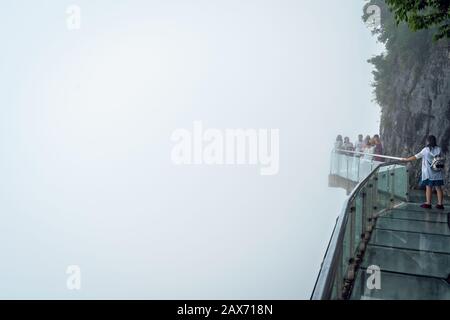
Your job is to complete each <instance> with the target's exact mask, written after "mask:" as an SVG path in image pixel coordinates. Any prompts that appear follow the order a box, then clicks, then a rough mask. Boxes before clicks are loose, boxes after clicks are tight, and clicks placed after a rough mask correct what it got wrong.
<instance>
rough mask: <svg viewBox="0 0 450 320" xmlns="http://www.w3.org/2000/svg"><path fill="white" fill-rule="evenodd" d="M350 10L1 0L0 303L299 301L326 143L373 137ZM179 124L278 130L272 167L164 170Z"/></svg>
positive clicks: (322, 238) (328, 207)
mask: <svg viewBox="0 0 450 320" xmlns="http://www.w3.org/2000/svg"><path fill="white" fill-rule="evenodd" d="M73 3H75V4H77V5H79V6H80V7H81V9H82V26H81V30H78V31H68V30H67V29H66V21H65V19H66V15H65V10H66V7H67V6H68V5H70V4H73ZM363 3H364V2H363V1H331V0H329V1H299V0H249V1H241V0H239V1H238V0H226V1H225V0H220V1H219V0H214V1H211V0H198V1H197V0H192V1H181V0H179V1H176V0H165V1H154V0H152V1H138V0H127V1H106V0H96V1H81V0H79V1H73V2H70V3H69V2H66V1H56V0H54V1H50V0H47V1H31V0H28V1H23V0H14V1H13V0H10V1H8V0H2V1H1V4H0V7H1V10H0V21H2V22H1V26H2V27H1V28H0V38H1V39H2V53H1V55H2V59H0V86H1V87H2V94H1V95H0V130H1V131H0V152H1V157H0V176H1V177H2V182H1V184H0V217H1V220H2V223H1V224H0V252H1V253H2V263H1V264H0V297H1V298H64V299H72V298H75V299H77V298H138V299H140V298H161V299H164V298H168V299H179V298H183V299H197V298H203V299H205V298H208V299H215V298H236V299H238V298H246V299H259V298H264V299H271V298H272V299H282V298H287V299H298V298H309V295H310V293H311V290H312V288H313V285H314V281H315V278H316V276H317V273H318V269H319V266H320V262H321V260H322V257H323V254H324V250H325V247H326V245H327V243H328V240H329V238H330V235H331V231H332V228H333V226H334V222H335V218H336V216H337V215H338V213H339V210H340V209H341V205H342V203H343V200H344V193H343V191H341V190H331V189H328V187H327V174H328V170H329V167H328V166H329V151H330V147H331V145H332V143H333V140H334V139H335V136H336V135H337V134H339V133H342V134H344V135H349V136H350V137H351V138H352V140H354V137H355V136H356V135H357V134H358V133H360V132H361V133H364V134H366V133H369V134H374V133H376V132H377V131H378V117H379V109H378V107H377V106H376V105H374V104H373V103H372V102H371V100H372V93H371V91H372V89H371V87H370V82H371V79H372V76H371V66H370V65H369V64H368V63H367V62H366V60H367V59H368V58H370V57H371V56H372V55H374V54H376V53H377V52H378V51H379V50H380V46H379V45H377V44H376V42H375V39H374V38H373V37H371V35H370V32H369V31H368V30H367V29H366V27H365V26H364V24H363V23H362V21H361V16H362V7H363ZM195 120H199V121H202V123H203V125H204V126H205V127H207V128H218V129H226V128H253V129H258V128H267V129H270V128H274V129H279V130H280V171H279V174H278V175H276V176H260V175H259V168H257V167H254V166H240V167H233V166H226V167H224V166H178V167H176V166H174V165H173V164H172V163H171V161H170V151H171V148H172V146H173V144H172V142H171V141H170V136H171V133H172V132H173V131H174V130H176V129H177V128H186V129H189V130H192V124H193V121H195ZM68 265H79V266H80V267H81V271H82V290H81V291H76V292H74V291H69V290H67V289H66V277H67V276H66V274H65V270H66V268H67V266H68Z"/></svg>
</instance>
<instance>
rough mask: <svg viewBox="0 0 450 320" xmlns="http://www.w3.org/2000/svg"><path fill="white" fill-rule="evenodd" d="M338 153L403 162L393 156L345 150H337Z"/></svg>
mask: <svg viewBox="0 0 450 320" xmlns="http://www.w3.org/2000/svg"><path fill="white" fill-rule="evenodd" d="M336 151H340V152H345V153H351V154H359V155H364V156H370V157H377V158H383V159H390V160H397V161H402V160H403V158H399V157H392V156H384V155H381V154H375V153H367V152H359V151H350V150H345V149H336Z"/></svg>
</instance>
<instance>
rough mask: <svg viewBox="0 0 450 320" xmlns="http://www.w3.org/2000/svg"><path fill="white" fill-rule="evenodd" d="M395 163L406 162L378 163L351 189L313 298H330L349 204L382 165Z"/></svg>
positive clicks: (325, 257)
mask: <svg viewBox="0 0 450 320" xmlns="http://www.w3.org/2000/svg"><path fill="white" fill-rule="evenodd" d="M346 152H347V151H346ZM395 164H404V163H403V162H401V161H392V162H386V163H380V164H378V165H377V166H376V167H375V168H374V169H373V170H372V171H371V172H370V174H369V175H368V176H367V177H365V178H364V179H363V180H362V181H361V182H359V183H358V184H357V185H356V187H355V188H354V189H353V190H352V191H351V193H350V195H349V196H348V197H347V199H346V200H345V202H344V205H343V207H342V209H341V213H340V214H339V216H338V218H337V220H336V224H335V227H334V230H333V233H332V236H331V239H330V241H329V243H328V246H327V250H326V252H325V256H324V259H323V261H322V263H321V266H320V271H319V275H318V276H317V279H316V283H315V285H314V289H313V292H312V294H311V300H323V299H329V298H330V293H331V289H332V283H333V276H334V274H335V272H336V263H337V262H338V258H339V254H340V250H337V249H338V248H339V245H340V244H342V242H343V238H344V236H345V228H344V227H343V226H345V225H346V224H347V220H348V217H349V212H350V210H349V205H350V204H351V202H352V201H353V200H354V199H355V197H356V196H357V195H358V193H359V192H360V191H361V189H362V188H363V187H364V186H365V185H366V184H367V182H368V181H369V180H370V179H371V178H372V177H373V176H374V174H375V173H377V172H378V170H379V169H380V168H381V167H385V166H391V165H395Z"/></svg>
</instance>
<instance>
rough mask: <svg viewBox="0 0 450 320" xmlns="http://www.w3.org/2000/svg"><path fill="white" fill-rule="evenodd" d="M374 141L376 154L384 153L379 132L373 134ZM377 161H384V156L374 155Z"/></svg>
mask: <svg viewBox="0 0 450 320" xmlns="http://www.w3.org/2000/svg"><path fill="white" fill-rule="evenodd" d="M373 141H374V142H375V151H374V153H375V154H379V155H383V145H382V143H381V139H380V136H379V135H378V134H376V135H374V136H373ZM374 160H375V161H383V158H380V157H374Z"/></svg>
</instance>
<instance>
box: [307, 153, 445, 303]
mask: <svg viewBox="0 0 450 320" xmlns="http://www.w3.org/2000/svg"><path fill="white" fill-rule="evenodd" d="M330 176H333V178H339V179H343V180H342V181H345V180H347V181H349V182H352V183H353V185H354V187H353V188H352V191H351V192H350V195H349V197H348V199H347V200H346V202H345V204H344V207H343V210H342V212H341V214H340V215H339V217H338V219H337V221H336V226H335V229H334V232H333V235H332V237H331V240H330V243H329V245H328V248H327V252H326V254H325V257H324V261H323V262H322V266H321V270H320V273H319V276H318V278H317V281H316V285H315V288H314V291H313V293H312V297H311V298H312V299H450V223H449V216H450V213H447V211H442V210H440V211H439V210H437V209H432V210H427V209H422V208H420V206H419V204H418V203H414V202H410V201H409V194H408V191H409V183H408V170H407V167H406V166H404V165H402V164H400V163H398V162H397V163H396V162H392V161H391V162H385V163H382V162H375V161H372V160H371V159H370V158H369V159H367V158H364V157H363V156H362V155H361V154H357V153H352V152H333V153H332V156H331V166H330Z"/></svg>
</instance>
